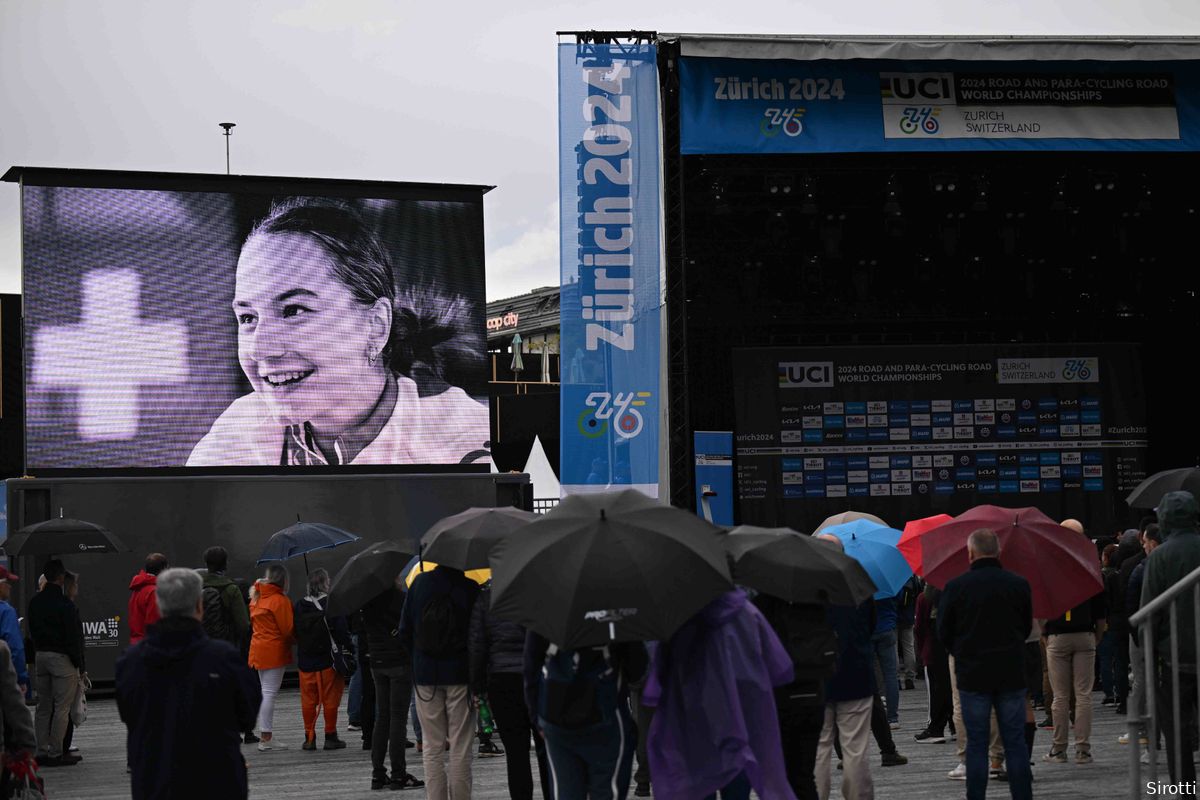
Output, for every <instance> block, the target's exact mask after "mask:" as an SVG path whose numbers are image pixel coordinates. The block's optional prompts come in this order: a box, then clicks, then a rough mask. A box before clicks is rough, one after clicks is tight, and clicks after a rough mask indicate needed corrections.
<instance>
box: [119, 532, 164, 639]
mask: <svg viewBox="0 0 1200 800" xmlns="http://www.w3.org/2000/svg"><path fill="white" fill-rule="evenodd" d="M168 566H170V565H169V564H167V557H166V556H164V555H163V554H162V553H151V554H150V555H148V556H146V568H145V569H143V570H142V571H141V572H139V573H138V574H137V575H134V576H133V580H131V581H130V582H129V643H130V644H131V645H133V644H137V643H138V642H140V641H141V640H142V639H143V638H144V637H145V636H146V626H147V625H151V624H153V623H155V622H158V617H159V615H158V601H157V600H156V599H155V597H154V589H155V585H156V584H157V583H158V573H160V572H162V571H163V570H164V569H166V568H167V567H168Z"/></svg>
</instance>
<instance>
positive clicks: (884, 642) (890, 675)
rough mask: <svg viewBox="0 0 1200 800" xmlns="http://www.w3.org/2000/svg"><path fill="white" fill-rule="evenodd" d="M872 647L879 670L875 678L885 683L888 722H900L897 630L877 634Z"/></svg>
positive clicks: (872, 640)
mask: <svg viewBox="0 0 1200 800" xmlns="http://www.w3.org/2000/svg"><path fill="white" fill-rule="evenodd" d="M871 646H872V647H874V648H875V660H876V662H877V664H876V666H877V669H876V670H875V677H876V678H878V679H879V680H880V681H881V682H882V683H883V698H884V700H885V701H886V705H887V717H888V722H899V721H900V683H899V680H900V679H899V676H898V675H897V673H898V672H899V669H900V664H899V660H900V659H899V657H898V656H897V654H896V629H895V628H892V629H891V630H890V631H884V632H883V633H876V634H875V635H873V636H872V637H871Z"/></svg>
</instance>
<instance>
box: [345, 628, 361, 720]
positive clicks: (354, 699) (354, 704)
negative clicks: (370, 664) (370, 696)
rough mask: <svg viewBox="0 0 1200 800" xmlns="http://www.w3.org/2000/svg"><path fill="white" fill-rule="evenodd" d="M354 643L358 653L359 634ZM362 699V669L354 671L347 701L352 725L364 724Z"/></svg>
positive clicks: (354, 636) (347, 712) (353, 637)
mask: <svg viewBox="0 0 1200 800" xmlns="http://www.w3.org/2000/svg"><path fill="white" fill-rule="evenodd" d="M350 638H351V640H352V641H353V642H354V652H356V653H357V652H358V634H354V635H352V636H351V637H350ZM362 698H363V671H362V670H361V669H356V670H354V676H353V677H351V678H350V699H349V700H347V701H346V716H347V717H348V718H349V719H350V724H351V725H361V724H362Z"/></svg>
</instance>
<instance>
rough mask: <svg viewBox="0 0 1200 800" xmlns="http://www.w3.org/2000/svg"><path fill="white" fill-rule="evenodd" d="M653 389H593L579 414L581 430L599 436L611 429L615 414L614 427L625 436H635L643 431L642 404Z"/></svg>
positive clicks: (591, 436)
mask: <svg viewBox="0 0 1200 800" xmlns="http://www.w3.org/2000/svg"><path fill="white" fill-rule="evenodd" d="M650 397H653V393H652V392H625V393H621V392H618V393H616V394H610V393H609V392H592V393H591V394H589V395H588V396H587V397H586V398H585V399H584V401H583V404H584V406H585V408H584V409H583V412H582V413H581V414H580V415H579V420H578V427H579V432H580V433H582V434H583V435H584V436H586V437H587V438H589V439H599V438H600V437H601V436H603V435H604V434H606V433H608V423H609V420H611V419H613V418H614V417H615V418H616V422H615V423H614V427H613V430H615V431H616V432H617V436H620V437H621V438H622V439H632V438H634V437H635V436H637V435H638V434H639V433H641V432H642V425H643V423H644V420H643V419H642V413H641V412H640V411H638V408H637V407H639V406H644V405H646V401H647V399H648V398H650Z"/></svg>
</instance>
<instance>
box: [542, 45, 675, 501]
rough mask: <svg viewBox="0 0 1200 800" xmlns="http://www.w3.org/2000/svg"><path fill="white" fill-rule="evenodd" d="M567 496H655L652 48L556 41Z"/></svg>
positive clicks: (656, 299)
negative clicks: (634, 492)
mask: <svg viewBox="0 0 1200 800" xmlns="http://www.w3.org/2000/svg"><path fill="white" fill-rule="evenodd" d="M558 56H559V58H558V75H559V148H560V152H559V186H560V194H559V201H560V204H559V212H560V236H561V254H560V257H561V259H562V272H561V278H562V294H561V299H562V303H561V326H562V330H561V336H562V340H561V349H560V351H559V352H560V353H561V357H562V359H563V368H562V394H561V399H562V416H561V421H560V422H561V429H562V458H561V476H562V491H563V493H564V494H571V493H574V492H587V491H600V490H603V489H606V488H617V487H633V488H636V489H639V490H640V491H642V492H645V493H646V494H649V495H651V496H653V497H657V496H658V450H659V424H658V422H659V420H658V415H659V407H660V405H659V404H660V401H661V397H660V392H659V357H660V356H659V337H660V331H659V326H660V305H661V294H660V288H659V266H660V256H659V253H660V242H659V194H660V192H659V152H658V68H657V60H656V59H657V55H656V49H655V47H654V46H652V45H621V44H611V45H574V44H571V45H566V44H564V45H560V46H559V50H558Z"/></svg>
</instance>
